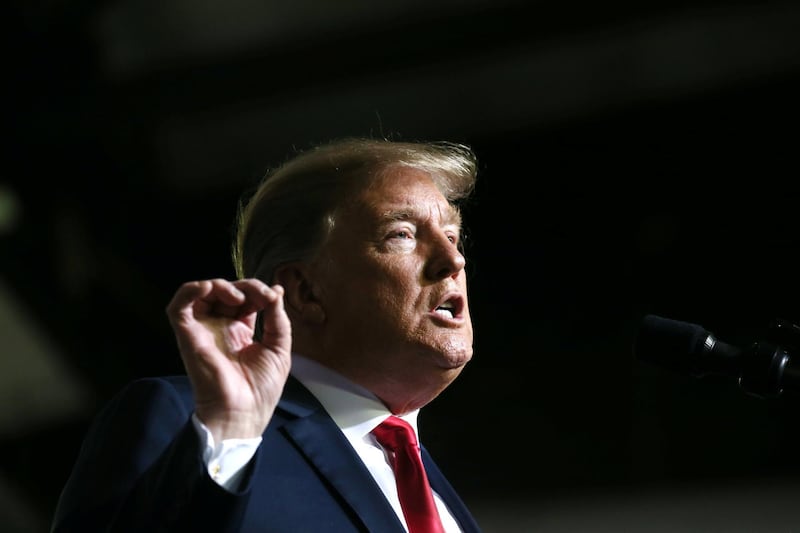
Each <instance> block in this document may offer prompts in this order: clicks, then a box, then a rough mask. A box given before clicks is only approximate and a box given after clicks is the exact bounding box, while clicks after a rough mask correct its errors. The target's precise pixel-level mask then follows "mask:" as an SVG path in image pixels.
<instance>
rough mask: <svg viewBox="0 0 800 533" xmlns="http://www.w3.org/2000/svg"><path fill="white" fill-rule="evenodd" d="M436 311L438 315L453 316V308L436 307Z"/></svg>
mask: <svg viewBox="0 0 800 533" xmlns="http://www.w3.org/2000/svg"><path fill="white" fill-rule="evenodd" d="M435 313H436V314H437V315H442V316H443V317H447V318H453V311H452V310H451V309H445V308H443V307H439V308H437V309H436V311H435Z"/></svg>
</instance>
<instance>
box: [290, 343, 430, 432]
mask: <svg viewBox="0 0 800 533" xmlns="http://www.w3.org/2000/svg"><path fill="white" fill-rule="evenodd" d="M291 373H292V376H294V377H295V378H296V379H297V380H298V381H300V383H302V384H303V385H304V386H305V387H306V388H307V389H308V390H310V391H311V393H312V394H313V395H314V396H316V398H317V400H319V402H320V403H321V404H322V406H323V407H324V408H325V410H326V411H327V412H328V414H329V415H330V416H331V418H333V420H334V422H336V425H337V426H339V429H341V430H342V432H343V433H344V434H345V436H346V437H347V438H348V439H349V440H354V439H363V438H364V437H365V436H367V435H368V434H369V433H370V432H371V431H372V430H373V429H375V427H376V426H377V425H378V424H380V423H381V422H383V420H384V419H386V417H388V416H390V415H391V414H392V413H391V412H390V411H389V410H388V409H387V408H386V406H385V405H384V404H383V402H381V400H380V399H379V398H378V397H377V396H375V395H374V394H373V393H372V392H370V391H369V390H367V389H366V388H364V387H362V386H361V385H358V384H357V383H353V382H352V381H350V380H349V379H347V378H346V377H344V376H343V375H341V374H339V373H338V372H336V371H334V370H332V369H330V368H328V367H326V366H324V365H322V364H320V363H318V362H316V361H313V360H311V359H309V358H307V357H305V356H302V355H300V354H297V353H293V354H292V370H291ZM418 414H419V409H415V410H413V411H411V412H410V413H406V414H404V415H402V416H401V417H400V418H402V419H403V420H405V421H406V422H408V423H409V424H411V427H412V428H414V433H417V434H418V432H417V415H418Z"/></svg>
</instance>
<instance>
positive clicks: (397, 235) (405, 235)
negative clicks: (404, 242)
mask: <svg viewBox="0 0 800 533" xmlns="http://www.w3.org/2000/svg"><path fill="white" fill-rule="evenodd" d="M389 238H390V239H413V238H414V234H413V233H411V231H410V230H407V229H399V230H396V231H393V232H392V233H390V234H389Z"/></svg>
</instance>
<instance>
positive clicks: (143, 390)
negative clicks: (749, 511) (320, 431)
mask: <svg viewBox="0 0 800 533" xmlns="http://www.w3.org/2000/svg"><path fill="white" fill-rule="evenodd" d="M189 394H190V393H189V391H188V387H187V390H183V391H182V392H179V390H178V389H176V387H175V386H174V385H173V383H172V382H171V381H168V380H166V379H155V378H153V379H142V380H138V381H135V382H133V383H131V384H130V385H128V386H127V387H126V388H125V389H123V390H122V391H121V392H120V393H119V394H118V395H117V396H116V397H115V398H114V399H112V401H111V402H110V403H109V404H108V405H107V406H106V407H105V408H104V409H103V410H102V411H101V412H100V413H99V414H98V416H97V417H96V419H95V420H94V421H93V423H92V425H91V427H90V428H89V431H88V432H87V434H86V437H85V439H84V442H83V444H82V446H81V450H80V452H79V455H78V458H77V460H76V462H75V465H74V467H73V470H72V473H71V475H70V477H69V479H68V480H67V483H66V485H65V487H64V489H63V491H62V493H61V497H60V499H59V502H58V505H57V508H56V512H55V516H54V518H53V523H52V526H51V533H68V532H73V531H75V532H77V531H80V532H94V531H108V532H129V531H154V532H156V531H158V532H160V531H170V532H172V531H221V532H228V531H238V529H239V526H240V524H241V521H242V516H243V514H244V511H245V509H246V506H247V501H248V496H249V494H250V480H249V479H248V478H249V472H248V474H247V475H246V476H245V479H244V480H243V482H242V484H241V485H240V489H239V490H237V491H235V492H228V491H226V490H225V489H224V488H222V487H220V486H219V485H218V484H217V483H216V482H214V481H213V480H212V479H211V478H210V477H209V475H208V472H207V470H206V468H205V467H204V465H203V461H202V452H201V449H200V442H199V439H198V436H197V432H196V431H195V429H194V427H193V426H192V422H191V414H192V413H191V409H192V407H191V403H190V402H189V401H188V400H187V395H189ZM250 469H251V467H248V471H249V470H250Z"/></svg>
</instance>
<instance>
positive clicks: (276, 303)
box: [261, 285, 292, 343]
mask: <svg viewBox="0 0 800 533" xmlns="http://www.w3.org/2000/svg"><path fill="white" fill-rule="evenodd" d="M283 294H284V289H283V287H282V286H281V285H273V286H272V288H271V290H270V294H269V295H268V296H269V303H268V304H267V306H265V308H264V313H263V318H262V321H263V322H262V324H263V330H264V332H263V335H262V338H261V339H262V342H265V341H266V339H267V337H270V339H271V341H272V342H278V343H280V342H283V341H288V340H289V339H290V338H291V334H292V326H291V322H290V321H289V315H287V314H286V310H285V309H284V305H283Z"/></svg>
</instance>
